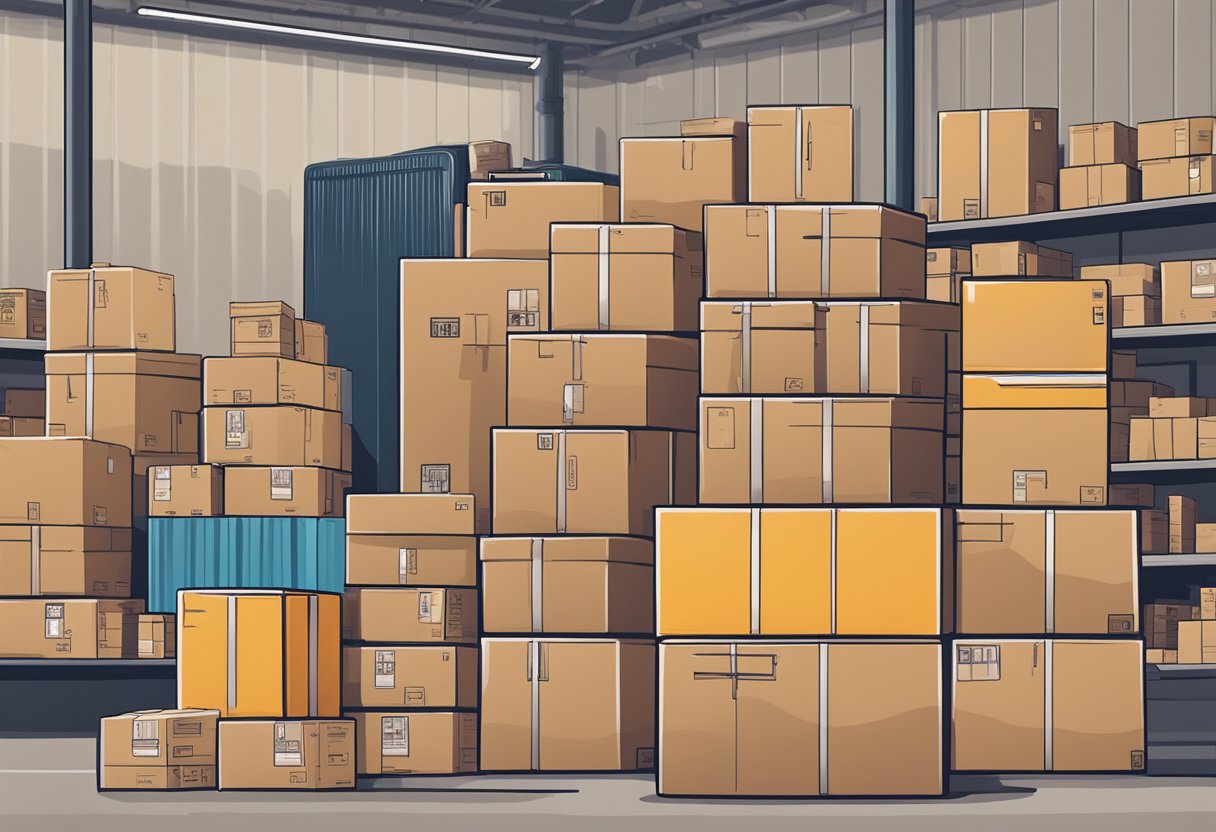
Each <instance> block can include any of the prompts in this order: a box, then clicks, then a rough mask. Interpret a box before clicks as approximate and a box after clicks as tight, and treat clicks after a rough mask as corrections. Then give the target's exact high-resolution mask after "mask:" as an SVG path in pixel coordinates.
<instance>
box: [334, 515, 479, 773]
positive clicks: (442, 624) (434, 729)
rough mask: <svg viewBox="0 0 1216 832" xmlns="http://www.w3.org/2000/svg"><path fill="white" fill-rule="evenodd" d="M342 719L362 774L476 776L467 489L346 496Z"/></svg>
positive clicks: (474, 605) (473, 545)
mask: <svg viewBox="0 0 1216 832" xmlns="http://www.w3.org/2000/svg"><path fill="white" fill-rule="evenodd" d="M346 523H347V535H346V580H347V589H346V595H345V598H344V600H343V621H342V627H343V638H344V640H345V645H344V646H343V648H342V712H343V715H344V716H346V717H348V718H351V719H353V720H354V721H355V726H356V734H357V739H358V742H357V747H358V757H357V761H356V771H357V773H358V774H359V775H386V774H397V775H407V774H408V775H413V774H469V773H473V772H476V771H477V704H478V690H477V635H478V599H477V589H476V586H477V536H476V533H475V532H476V511H475V505H474V497H473V496H471V495H467V494H463V495H462V494H358V495H351V496H350V497H349V498H348V500H347V509H346Z"/></svg>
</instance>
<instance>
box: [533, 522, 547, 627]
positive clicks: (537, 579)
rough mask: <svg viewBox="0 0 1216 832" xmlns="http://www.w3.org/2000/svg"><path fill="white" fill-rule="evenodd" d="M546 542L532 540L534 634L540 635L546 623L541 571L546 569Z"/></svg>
mask: <svg viewBox="0 0 1216 832" xmlns="http://www.w3.org/2000/svg"><path fill="white" fill-rule="evenodd" d="M544 557H545V541H544V538H541V537H534V538H532V564H531V565H532V576H531V577H532V632H534V633H540V632H543V631H544V629H545V621H544V594H543V593H544V591H545V590H544V586H543V576H542V574H541V570H542V569H543V568H544Z"/></svg>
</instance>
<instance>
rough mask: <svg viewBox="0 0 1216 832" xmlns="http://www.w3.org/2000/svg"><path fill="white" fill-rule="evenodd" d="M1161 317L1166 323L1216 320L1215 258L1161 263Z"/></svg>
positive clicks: (1192, 322)
mask: <svg viewBox="0 0 1216 832" xmlns="http://www.w3.org/2000/svg"><path fill="white" fill-rule="evenodd" d="M1161 320H1162V322H1163V323H1166V324H1204V323H1211V322H1212V321H1216V260H1170V261H1167V262H1164V263H1162V264H1161Z"/></svg>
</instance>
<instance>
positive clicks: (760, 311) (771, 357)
mask: <svg viewBox="0 0 1216 832" xmlns="http://www.w3.org/2000/svg"><path fill="white" fill-rule="evenodd" d="M827 309H828V308H827V307H826V306H824V305H822V304H818V303H815V302H814V301H801V300H783V301H776V300H775V301H754V302H753V301H732V300H707V301H704V302H702V304H701V392H702V393H704V394H707V395H712V394H723V395H736V396H737V395H741V394H742V395H748V394H753V393H754V394H760V395H764V394H771V395H778V394H781V393H804V394H812V393H818V392H821V391H822V390H823V389H825V388H824V385H825V384H826V381H827V372H828V367H827V343H826V333H827ZM867 332H868V328H867ZM745 358H746V359H747V361H746V362H745V360H744V359H745Z"/></svg>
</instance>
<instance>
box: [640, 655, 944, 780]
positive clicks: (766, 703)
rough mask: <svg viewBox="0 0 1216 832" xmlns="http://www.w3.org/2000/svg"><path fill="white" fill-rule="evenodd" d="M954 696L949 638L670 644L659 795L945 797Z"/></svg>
mask: <svg viewBox="0 0 1216 832" xmlns="http://www.w3.org/2000/svg"><path fill="white" fill-rule="evenodd" d="M894 680H898V681H897V682H895V681H894ZM943 702H944V699H943V695H942V646H941V644H940V643H937V642H923V641H905V642H898V643H897V642H890V641H871V642H855V641H837V642H832V643H830V644H829V643H823V642H813V641H802V640H798V641H767V640H765V641H737V642H736V641H666V642H663V643H662V644H661V645H660V646H659V732H660V738H659V744H660V749H661V753H660V755H659V770H658V792H659V794H660V795H663V796H668V797H677V796H715V795H728V796H732V797H733V796H735V795H746V796H748V797H759V796H773V797H821V796H846V795H849V796H854V797H865V796H874V797H895V796H922V797H928V796H935V795H941V794H943V793H944V792H945V791H946V775H945V764H944V758H945V749H944V748H943V739H942V737H943V731H942V725H943V723H944V721H945V714H944V713H943V710H944V705H943Z"/></svg>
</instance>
